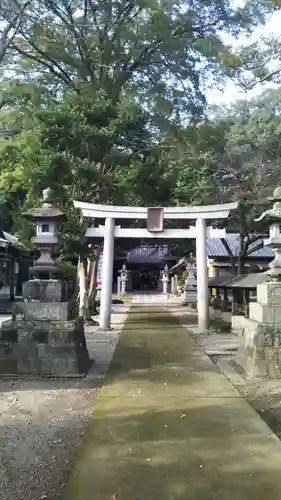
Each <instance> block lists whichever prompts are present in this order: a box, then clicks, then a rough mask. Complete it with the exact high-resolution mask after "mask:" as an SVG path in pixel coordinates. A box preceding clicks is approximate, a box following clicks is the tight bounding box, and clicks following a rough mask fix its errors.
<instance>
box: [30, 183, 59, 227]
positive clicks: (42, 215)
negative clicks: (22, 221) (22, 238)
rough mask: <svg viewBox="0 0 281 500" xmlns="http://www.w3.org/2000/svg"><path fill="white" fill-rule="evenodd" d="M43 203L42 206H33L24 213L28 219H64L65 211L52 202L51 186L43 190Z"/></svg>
mask: <svg viewBox="0 0 281 500" xmlns="http://www.w3.org/2000/svg"><path fill="white" fill-rule="evenodd" d="M42 194H43V196H42V198H43V203H42V206H41V207H37V208H31V209H30V210H27V212H25V213H24V215H25V217H26V218H27V219H33V220H39V219H57V220H58V219H63V218H64V217H65V214H64V212H62V211H61V210H60V209H59V208H57V207H55V206H53V204H52V203H51V202H50V198H51V195H52V190H51V189H50V188H47V189H44V191H43V193H42Z"/></svg>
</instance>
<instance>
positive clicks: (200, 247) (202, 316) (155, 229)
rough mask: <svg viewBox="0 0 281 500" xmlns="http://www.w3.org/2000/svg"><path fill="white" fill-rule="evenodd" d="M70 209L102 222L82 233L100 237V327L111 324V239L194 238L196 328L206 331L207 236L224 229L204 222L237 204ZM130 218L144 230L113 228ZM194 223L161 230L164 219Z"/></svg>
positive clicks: (222, 215) (89, 205)
mask: <svg viewBox="0 0 281 500" xmlns="http://www.w3.org/2000/svg"><path fill="white" fill-rule="evenodd" d="M73 203H74V206H75V207H76V208H78V209H80V210H81V211H82V214H83V216H84V217H88V218H92V219H104V220H105V224H104V226H103V225H100V226H98V227H89V228H88V229H87V230H86V234H85V236H86V237H87V238H89V239H90V238H101V237H102V238H103V239H104V246H103V264H102V289H101V300H100V328H102V329H109V328H110V325H111V305H112V281H113V258H114V238H137V239H143V240H144V239H149V238H153V239H154V240H155V239H186V238H196V267H197V275H198V280H197V311H198V328H199V330H200V331H205V330H207V329H208V319H209V294H208V272H207V235H208V237H209V238H225V236H226V233H225V230H224V229H214V228H212V227H207V225H206V222H207V221H208V220H219V219H225V218H227V217H228V215H229V212H230V210H233V209H235V208H236V207H237V203H236V202H234V203H227V204H221V205H209V206H195V207H193V206H191V207H165V208H163V207H151V208H147V207H126V206H112V205H96V204H94V203H85V202H82V201H76V200H75V201H74V202H73ZM120 219H123V220H124V219H133V220H135V221H136V220H140V219H141V220H143V219H144V220H146V221H147V227H146V229H143V228H121V226H116V225H115V220H120ZM165 219H173V220H196V223H195V226H190V227H189V228H188V229H165V228H164V220H165Z"/></svg>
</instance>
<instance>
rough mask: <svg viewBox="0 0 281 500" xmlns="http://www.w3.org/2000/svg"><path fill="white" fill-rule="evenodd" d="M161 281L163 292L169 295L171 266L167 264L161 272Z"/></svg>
mask: <svg viewBox="0 0 281 500" xmlns="http://www.w3.org/2000/svg"><path fill="white" fill-rule="evenodd" d="M161 281H162V285H163V294H164V295H165V296H166V297H168V287H169V267H168V264H165V266H164V269H163V271H162V272H161Z"/></svg>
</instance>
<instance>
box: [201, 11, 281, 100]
mask: <svg viewBox="0 0 281 500" xmlns="http://www.w3.org/2000/svg"><path fill="white" fill-rule="evenodd" d="M270 35H275V36H281V10H279V11H278V12H275V13H274V14H272V16H271V17H270V19H269V20H268V22H267V24H266V26H263V27H261V28H257V29H256V30H255V31H254V33H253V35H252V37H251V38H250V39H248V40H247V39H246V38H245V40H243V39H241V38H240V39H239V41H234V43H233V42H232V43H233V45H235V44H236V45H244V44H247V43H251V42H253V41H257V40H259V39H260V38H261V36H263V37H270ZM227 43H229V41H228V40H227ZM265 88H274V84H272V83H268V84H264V85H256V86H255V88H254V89H253V90H249V91H247V92H244V91H241V90H240V89H239V88H238V87H237V86H235V85H234V84H233V83H232V82H230V81H229V82H227V83H226V85H225V88H224V90H223V91H221V90H219V89H214V88H212V89H209V90H208V92H207V99H208V103H209V104H217V105H224V104H230V103H231V102H234V101H237V100H239V99H250V98H252V97H254V96H255V95H257V94H259V93H260V92H262V90H264V89H265Z"/></svg>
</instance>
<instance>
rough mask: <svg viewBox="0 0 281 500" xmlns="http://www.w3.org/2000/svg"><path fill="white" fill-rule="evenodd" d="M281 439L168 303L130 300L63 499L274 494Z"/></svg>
mask: <svg viewBox="0 0 281 500" xmlns="http://www.w3.org/2000/svg"><path fill="white" fill-rule="evenodd" d="M280 470H281V444H280V441H279V440H278V439H277V437H276V436H275V435H274V434H273V433H272V432H271V431H270V429H269V428H268V426H267V425H266V424H265V423H264V421H263V420H262V419H261V418H260V417H259V416H258V414H257V413H256V412H255V411H254V410H253V409H252V408H251V406H250V405H249V404H248V403H247V402H246V401H245V399H244V398H243V397H242V396H241V394H240V393H239V392H238V391H237V390H236V389H235V388H234V387H233V386H232V385H231V384H230V382H229V381H228V380H227V379H226V378H225V377H224V376H223V375H222V374H221V373H220V372H219V371H218V370H217V368H216V366H215V365H214V364H213V363H212V362H211V360H210V358H208V356H207V355H206V354H205V353H204V351H203V350H202V349H201V348H200V347H199V346H198V345H197V344H195V343H194V342H193V341H192V339H191V338H190V337H189V335H188V332H187V330H186V329H185V328H184V327H182V326H181V325H180V324H179V322H178V319H177V318H176V317H175V316H172V315H170V314H169V312H168V311H167V310H166V309H164V308H160V307H158V308H152V307H149V306H147V307H146V308H143V307H141V308H139V307H133V308H132V309H131V311H130V313H129V315H128V318H127V321H126V323H125V326H124V329H123V331H122V332H121V334H120V336H119V342H118V345H117V348H116V350H115V353H114V355H113V360H112V362H111V365H110V369H109V372H108V374H107V376H106V378H105V384H104V387H103V389H102V391H101V395H100V397H99V400H98V402H97V404H96V406H95V408H94V412H93V420H92V423H91V425H90V427H89V428H88V431H87V432H86V434H85V437H84V442H83V445H82V447H81V449H80V453H79V455H78V458H77V461H76V464H75V467H74V469H73V472H72V474H71V477H70V480H69V483H68V485H67V487H66V489H65V492H64V496H63V499H64V500H90V499H91V500H110V499H111V500H160V499H161V500H175V499H177V500H265V499H266V500H277V499H279V498H281V474H280Z"/></svg>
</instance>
